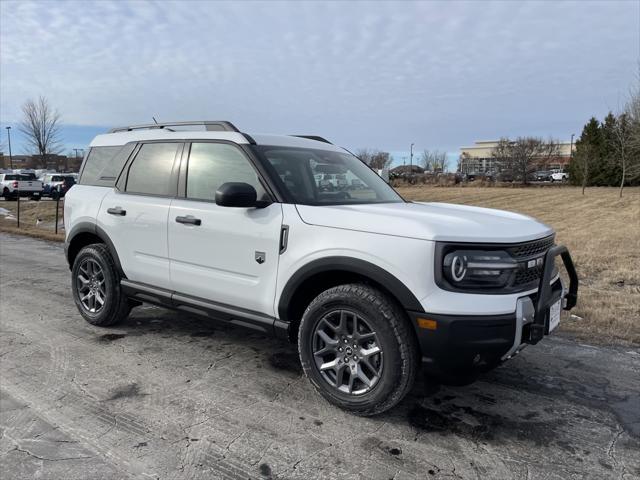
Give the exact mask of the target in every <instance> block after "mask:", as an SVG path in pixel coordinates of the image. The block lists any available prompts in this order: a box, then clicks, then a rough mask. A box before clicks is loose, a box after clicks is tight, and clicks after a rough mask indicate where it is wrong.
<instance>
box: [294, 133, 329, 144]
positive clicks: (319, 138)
mask: <svg viewBox="0 0 640 480" xmlns="http://www.w3.org/2000/svg"><path fill="white" fill-rule="evenodd" d="M291 136H292V137H298V138H308V139H309V140H315V141H317V142H323V143H328V144H329V145H333V143H331V142H330V141H329V140H327V139H326V138H323V137H319V136H318V135H291Z"/></svg>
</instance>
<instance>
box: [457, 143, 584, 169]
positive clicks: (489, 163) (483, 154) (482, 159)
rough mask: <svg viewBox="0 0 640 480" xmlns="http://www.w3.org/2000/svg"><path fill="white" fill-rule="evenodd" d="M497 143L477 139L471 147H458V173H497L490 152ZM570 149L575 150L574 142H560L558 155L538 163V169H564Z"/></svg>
mask: <svg viewBox="0 0 640 480" xmlns="http://www.w3.org/2000/svg"><path fill="white" fill-rule="evenodd" d="M497 145H498V140H479V141H476V142H475V143H474V144H473V146H471V147H460V173H467V174H482V173H491V174H496V173H498V170H499V169H498V165H497V161H496V159H495V158H494V157H493V154H492V152H493V149H494V148H495V147H496V146H497ZM572 149H573V150H574V151H575V149H576V145H575V143H573V144H572V143H571V142H560V144H559V145H558V150H559V152H558V153H559V155H558V156H554V157H552V158H550V159H548V160H546V162H545V163H546V164H545V165H540V170H564V169H565V167H566V166H567V164H568V163H569V160H570V159H571V150H572Z"/></svg>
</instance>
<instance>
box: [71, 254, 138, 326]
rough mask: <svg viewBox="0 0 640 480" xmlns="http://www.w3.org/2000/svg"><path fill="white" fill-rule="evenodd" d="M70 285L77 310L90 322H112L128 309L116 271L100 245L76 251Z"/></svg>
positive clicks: (126, 312) (119, 318) (122, 318)
mask: <svg viewBox="0 0 640 480" xmlns="http://www.w3.org/2000/svg"><path fill="white" fill-rule="evenodd" d="M71 288H72V290H73V300H74V301H75V304H76V307H77V308H78V311H79V312H80V314H81V315H82V316H83V317H84V319H85V320H86V321H87V322H89V323H91V324H92V325H98V326H109V325H113V324H114V323H116V322H119V321H121V320H124V319H125V318H127V316H128V315H129V312H130V311H131V306H130V304H129V301H128V299H127V297H125V296H124V295H123V294H122V292H121V290H120V274H119V273H118V270H117V268H116V266H115V263H114V261H113V258H112V257H111V254H110V253H109V250H108V249H107V247H106V246H105V245H104V244H101V243H96V244H93V245H88V246H86V247H84V248H83V249H82V250H80V253H78V256H77V257H76V259H75V261H74V262H73V269H72V271H71Z"/></svg>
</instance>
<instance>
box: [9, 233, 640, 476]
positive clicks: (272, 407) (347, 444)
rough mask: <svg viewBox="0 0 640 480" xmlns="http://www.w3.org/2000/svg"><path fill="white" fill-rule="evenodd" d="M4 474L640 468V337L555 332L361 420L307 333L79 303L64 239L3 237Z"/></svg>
mask: <svg viewBox="0 0 640 480" xmlns="http://www.w3.org/2000/svg"><path fill="white" fill-rule="evenodd" d="M0 245H1V246H0V319H1V320H0V471H2V478H3V480H9V479H22V478H43V479H61V478H65V479H74V478H78V479H84V478H91V479H103V478H104V479H111V478H117V479H120V478H158V479H187V478H189V479H192V478H193V479H205V478H206V479H211V478H214V479H217V478H221V479H247V478H252V479H268V478H273V479H275V478H279V479H314V478H318V479H334V478H335V479H338V478H340V479H351V478H353V479H381V480H389V479H396V480H403V479H415V478H420V479H438V478H462V479H467V478H471V479H476V478H478V479H479V478H493V479H514V478H515V479H569V478H576V479H578V478H580V479H582V478H594V479H602V478H620V479H623V478H624V479H632V478H640V455H638V451H640V350H639V349H637V348H630V347H627V348H624V347H602V346H599V347H595V346H589V345H581V344H578V343H576V342H575V341H573V340H571V339H570V338H567V337H565V336H563V335H562V334H561V333H560V334H559V335H556V336H552V337H548V338H546V339H545V340H544V341H543V342H541V343H540V344H538V345H537V346H534V347H529V348H527V349H525V350H524V351H523V353H522V354H521V355H519V356H518V357H516V358H515V359H513V360H512V361H510V362H508V363H507V364H505V365H504V366H502V367H500V368H498V369H497V370H495V371H493V372H491V373H489V374H486V375H484V376H483V377H481V378H480V379H479V380H478V381H477V382H476V383H474V384H472V385H470V386H465V387H452V386H439V385H433V384H430V383H428V382H425V381H423V380H421V381H419V382H418V384H417V385H416V387H415V388H414V390H413V391H412V392H411V394H410V395H409V396H408V397H407V398H406V399H405V400H404V401H403V402H402V403H401V404H400V405H399V406H398V407H396V408H395V409H393V410H391V411H390V412H387V413H386V414H383V415H381V416H378V417H375V418H359V417H355V416H353V415H350V414H348V413H345V412H343V411H341V410H338V409H336V408H334V407H332V406H331V405H329V404H328V403H326V402H325V401H324V400H323V399H322V398H321V397H320V396H318V395H317V394H316V393H315V392H314V391H313V389H312V388H311V386H310V385H309V384H308V382H307V381H306V380H305V379H304V378H303V377H302V375H301V371H300V367H299V364H298V359H297V353H296V350H295V348H294V346H292V345H289V344H287V343H284V342H282V341H280V340H275V339H272V338H267V337H264V336H262V335H259V334H256V333H253V332H252V331H248V330H243V329H240V328H235V327H230V326H226V325H222V324H219V323H214V322H213V321H210V320H207V319H202V318H196V317H189V316H186V315H185V314H183V313H176V312H170V311H166V310H163V309H160V308H155V307H150V306H143V307H139V308H136V309H134V310H133V313H132V315H131V317H130V318H129V320H128V321H127V322H126V323H124V324H122V325H118V326H117V327H115V328H108V329H102V328H97V327H93V326H91V325H89V324H87V323H86V322H85V321H84V320H83V319H82V318H81V317H80V315H79V314H78V313H77V311H76V308H75V306H74V305H73V300H72V298H71V293H70V289H69V283H70V274H69V270H68V268H67V266H66V263H65V259H64V255H63V251H62V247H61V245H58V244H53V243H48V242H43V241H40V240H35V239H29V238H22V237H15V236H9V235H5V234H0Z"/></svg>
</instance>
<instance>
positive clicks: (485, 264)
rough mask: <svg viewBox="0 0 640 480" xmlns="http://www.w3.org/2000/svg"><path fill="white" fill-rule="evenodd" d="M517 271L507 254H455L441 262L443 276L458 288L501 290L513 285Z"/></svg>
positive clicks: (468, 252) (512, 260)
mask: <svg viewBox="0 0 640 480" xmlns="http://www.w3.org/2000/svg"><path fill="white" fill-rule="evenodd" d="M517 269H518V264H517V263H516V261H515V260H514V259H513V257H511V255H509V254H508V253H507V252H505V251H501V250H496V251H482V250H454V251H452V252H449V253H447V254H446V255H445V257H444V259H443V261H442V274H443V276H444V278H445V279H446V280H447V281H448V282H449V283H450V284H451V286H453V287H455V288H464V289H467V288H468V289H482V288H484V289H486V288H500V287H504V286H506V285H508V284H510V283H511V282H512V280H513V277H514V276H515V274H516V270H517Z"/></svg>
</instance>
